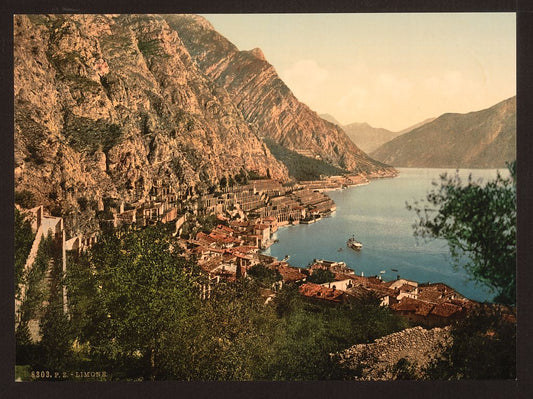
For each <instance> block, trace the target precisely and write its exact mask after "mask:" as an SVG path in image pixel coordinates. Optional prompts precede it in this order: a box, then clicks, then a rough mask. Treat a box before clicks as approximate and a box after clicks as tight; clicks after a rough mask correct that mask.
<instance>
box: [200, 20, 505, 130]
mask: <svg viewBox="0 0 533 399" xmlns="http://www.w3.org/2000/svg"><path fill="white" fill-rule="evenodd" d="M204 16H205V17H206V18H207V19H208V20H209V21H210V22H211V23H212V24H213V26H214V27H215V29H216V30H217V31H219V32H220V33H221V34H222V35H224V36H225V37H226V38H228V39H229V40H230V41H231V42H232V43H234V44H235V45H236V46H237V47H238V48H239V49H240V50H250V49H252V48H254V47H259V48H261V50H263V53H264V54H265V56H266V58H267V60H268V61H269V62H270V63H271V64H272V65H273V66H274V67H275V69H276V71H277V72H278V74H279V75H280V77H281V78H282V79H283V80H284V81H285V83H286V84H287V85H288V86H289V88H290V89H291V90H292V91H293V93H294V94H295V95H296V96H297V97H298V99H299V100H301V101H303V102H304V103H306V104H307V105H309V106H310V107H311V108H312V109H313V110H315V111H317V112H318V113H329V114H331V115H333V116H334V117H335V118H336V119H337V120H338V121H339V122H341V124H348V123H352V122H367V123H369V124H371V125H372V126H374V127H383V128H386V129H390V130H395V131H398V130H402V129H404V128H406V127H408V126H410V125H413V124H415V123H418V122H421V121H423V120H425V119H427V118H430V117H437V116H439V115H441V114H443V113H445V112H461V113H464V112H470V111H477V110H480V109H483V108H487V107H489V106H491V105H494V104H496V103H497V102H499V101H502V100H504V99H506V98H509V97H511V96H513V95H515V94H516V23H515V21H516V18H515V14H513V13H456V14H238V15H237V14H218V15H215V14H209V15H204Z"/></svg>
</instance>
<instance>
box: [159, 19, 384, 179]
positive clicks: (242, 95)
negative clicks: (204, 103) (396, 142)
mask: <svg viewBox="0 0 533 399" xmlns="http://www.w3.org/2000/svg"><path fill="white" fill-rule="evenodd" d="M165 19H166V20H167V22H168V23H169V25H170V26H171V27H172V28H174V29H175V30H176V31H177V32H181V34H180V37H181V38H182V40H183V42H184V44H185V46H186V47H187V49H188V50H189V53H190V54H191V56H192V58H193V59H194V60H195V62H196V64H197V65H198V66H199V68H200V69H201V70H202V71H203V72H204V73H205V74H206V75H207V76H209V77H210V78H211V79H213V80H214V81H216V82H217V83H219V84H220V85H221V86H222V87H224V88H225V89H226V90H227V91H228V93H229V95H230V96H231V97H232V99H233V101H234V102H235V104H236V105H237V107H238V108H239V109H240V111H241V112H242V114H243V116H244V118H245V119H246V120H247V121H248V122H249V123H250V124H252V125H254V126H256V127H257V129H258V131H260V132H261V134H262V135H264V136H265V137H268V138H270V139H272V140H274V141H275V142H276V143H278V144H280V145H282V146H284V147H286V148H287V149H289V150H292V151H299V150H305V151H308V152H310V154H312V156H313V157H319V158H320V159H322V160H323V161H325V162H327V163H330V164H332V165H333V166H336V167H340V168H341V169H345V170H348V171H350V172H353V173H371V172H372V171H376V170H377V171H380V172H382V173H384V174H391V173H393V169H392V168H390V167H389V166H388V165H384V164H382V163H381V162H377V161H375V160H373V159H371V158H370V157H369V156H368V155H367V154H365V153H364V152H363V151H362V150H361V149H360V148H358V147H357V146H356V145H355V144H354V143H353V142H351V141H350V140H349V138H348V137H347V136H346V133H345V132H344V131H343V130H342V129H341V128H340V127H338V126H336V125H334V124H333V123H330V122H328V121H325V120H323V119H322V118H320V117H319V116H318V114H317V113H316V112H314V111H312V110H311V109H310V108H309V107H308V106H307V105H305V104H303V103H301V102H300V101H298V99H297V98H296V97H295V96H294V95H293V93H292V92H291V91H290V89H289V88H288V87H287V86H286V85H285V83H284V82H283V81H282V80H281V79H280V77H279V76H278V74H277V72H276V71H275V69H274V67H273V66H272V65H271V64H269V63H268V61H266V60H265V59H264V56H263V57H257V56H256V54H258V51H259V50H258V49H254V50H251V51H246V50H245V51H239V50H238V49H237V47H236V46H234V45H233V44H232V43H231V42H229V40H227V39H226V38H224V37H223V36H222V35H220V34H219V33H218V32H216V31H215V30H213V29H208V28H206V26H205V24H198V23H197V20H198V19H197V18H191V16H190V15H165ZM254 53H255V54H254ZM261 54H262V53H261Z"/></svg>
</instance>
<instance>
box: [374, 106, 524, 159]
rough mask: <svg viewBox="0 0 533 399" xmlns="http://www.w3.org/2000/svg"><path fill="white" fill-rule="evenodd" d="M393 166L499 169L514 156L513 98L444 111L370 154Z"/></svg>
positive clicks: (514, 124) (514, 125)
mask: <svg viewBox="0 0 533 399" xmlns="http://www.w3.org/2000/svg"><path fill="white" fill-rule="evenodd" d="M371 155H372V156H373V157H375V158H376V159H379V160H381V161H382V162H386V163H389V164H392V165H394V166H407V167H425V168H457V167H461V168H501V167H504V166H505V162H507V161H512V160H515V159H516V97H512V98H509V99H507V100H505V101H502V102H500V103H498V104H496V105H494V106H492V107H490V108H487V109H484V110H482V111H477V112H470V113H468V114H444V115H442V116H440V117H438V118H437V119H435V120H434V121H432V122H430V123H427V124H425V125H423V126H421V127H419V128H416V129H414V130H412V131H410V132H408V133H406V134H403V135H401V136H399V137H397V138H395V139H393V140H392V141H390V142H388V143H386V144H384V145H382V146H381V147H380V148H378V149H377V150H376V151H374V152H372V154H371Z"/></svg>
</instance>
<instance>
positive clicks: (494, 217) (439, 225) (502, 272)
mask: <svg viewBox="0 0 533 399" xmlns="http://www.w3.org/2000/svg"><path fill="white" fill-rule="evenodd" d="M509 170H510V172H511V176H510V177H509V178H503V177H502V176H501V175H500V174H499V173H498V175H497V177H496V179H494V180H492V181H488V182H487V183H486V184H482V183H481V182H474V181H473V180H472V176H471V175H470V176H469V178H468V181H467V182H466V184H463V182H462V180H461V179H460V177H459V176H458V174H457V173H456V174H455V176H453V177H448V176H447V175H446V174H443V175H442V176H441V180H440V185H438V183H434V185H435V186H438V187H436V188H435V189H434V190H433V191H431V192H430V193H429V194H428V195H427V198H426V200H423V201H421V202H420V203H418V202H415V204H414V205H408V209H414V210H415V211H416V213H417V216H418V217H419V221H418V222H417V224H415V225H414V228H415V236H419V237H423V238H443V239H445V240H447V241H448V245H449V248H450V252H451V254H452V258H453V260H454V263H455V266H456V267H459V266H461V267H463V268H464V269H465V270H466V271H467V272H468V273H469V274H470V276H471V278H473V279H474V280H477V281H478V282H480V283H482V284H485V285H486V286H488V287H490V288H491V289H492V290H493V291H494V292H495V293H496V294H497V296H496V298H495V301H497V302H501V303H507V304H513V303H515V301H516V288H515V283H516V163H515V162H513V163H512V164H510V165H509Z"/></svg>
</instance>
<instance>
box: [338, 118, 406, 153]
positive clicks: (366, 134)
mask: <svg viewBox="0 0 533 399" xmlns="http://www.w3.org/2000/svg"><path fill="white" fill-rule="evenodd" d="M343 129H344V131H345V132H346V134H347V135H348V137H349V138H350V139H351V140H352V141H353V142H354V143H356V144H357V145H358V146H359V147H360V148H361V149H362V150H363V151H365V152H367V153H370V152H372V151H374V150H376V149H377V148H378V147H379V146H380V145H382V144H384V143H386V142H387V141H390V140H392V139H393V138H395V137H396V136H398V135H399V134H400V133H396V132H391V131H390V130H387V129H383V128H377V127H372V126H370V125H369V124H368V123H350V124H349V125H346V126H343Z"/></svg>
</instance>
